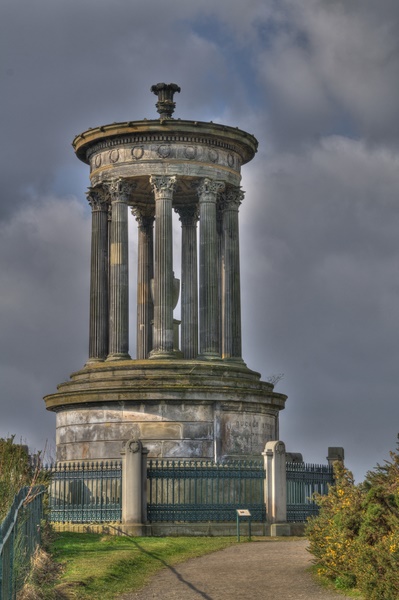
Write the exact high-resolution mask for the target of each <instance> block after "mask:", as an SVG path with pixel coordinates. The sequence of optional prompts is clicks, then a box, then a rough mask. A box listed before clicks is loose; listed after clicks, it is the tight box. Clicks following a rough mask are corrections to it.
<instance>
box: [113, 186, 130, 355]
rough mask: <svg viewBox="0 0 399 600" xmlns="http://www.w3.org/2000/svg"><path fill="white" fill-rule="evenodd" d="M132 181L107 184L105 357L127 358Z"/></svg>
mask: <svg viewBox="0 0 399 600" xmlns="http://www.w3.org/2000/svg"><path fill="white" fill-rule="evenodd" d="M134 187H135V184H134V183H131V182H128V181H125V180H123V179H118V180H115V181H111V182H109V183H107V188H108V191H109V194H110V196H111V206H112V218H111V227H110V260H109V266H110V307H109V354H108V358H107V360H126V359H129V358H130V356H129V263H128V222H127V217H128V209H127V202H128V200H129V198H130V196H131V194H132V191H133V190H134Z"/></svg>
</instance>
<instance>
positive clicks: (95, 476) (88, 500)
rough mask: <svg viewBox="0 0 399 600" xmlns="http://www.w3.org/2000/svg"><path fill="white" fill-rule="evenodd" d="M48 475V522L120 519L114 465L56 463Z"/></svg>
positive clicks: (118, 483) (119, 478)
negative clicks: (49, 477) (49, 476)
mask: <svg viewBox="0 0 399 600" xmlns="http://www.w3.org/2000/svg"><path fill="white" fill-rule="evenodd" d="M45 470H46V471H50V473H51V483H50V486H49V509H50V511H49V521H51V522H53V523H107V522H119V521H120V520H121V518H122V504H121V499H122V466H121V462H120V461H114V462H112V461H111V462H77V463H57V464H56V465H52V466H47V467H45Z"/></svg>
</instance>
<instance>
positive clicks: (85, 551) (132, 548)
mask: <svg viewBox="0 0 399 600" xmlns="http://www.w3.org/2000/svg"><path fill="white" fill-rule="evenodd" d="M233 543H235V538H234V537H228V538H227V537H213V538H194V537H190V538H183V537H179V538H143V537H141V538H134V537H127V536H122V537H119V536H104V535H98V534H89V533H59V534H57V536H56V538H55V540H54V541H53V542H52V544H51V554H52V556H53V558H54V560H55V561H57V562H59V563H61V564H63V573H62V575H61V576H60V578H59V579H58V581H57V582H56V584H55V589H54V592H55V597H60V598H61V597H62V598H73V599H77V600H80V599H81V600H89V599H90V600H95V599H96V598H100V599H101V600H111V599H113V598H116V597H117V596H118V595H119V594H122V593H124V592H128V591H135V590H137V589H139V588H140V587H142V586H143V585H144V584H145V583H146V582H147V581H148V579H149V578H150V577H151V575H153V574H154V573H156V572H157V571H158V570H160V569H162V568H172V567H173V565H176V564H177V563H179V562H182V561H184V560H187V559H189V558H194V557H196V556H202V555H203V554H207V553H209V552H214V551H216V550H221V549H223V548H226V547H227V546H230V545H231V544H233ZM57 594H58V596H57Z"/></svg>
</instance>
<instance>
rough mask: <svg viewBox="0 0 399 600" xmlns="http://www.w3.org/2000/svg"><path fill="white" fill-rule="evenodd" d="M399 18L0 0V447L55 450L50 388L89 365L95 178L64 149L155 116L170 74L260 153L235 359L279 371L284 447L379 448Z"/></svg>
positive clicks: (385, 438)
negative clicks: (90, 198) (19, 440)
mask: <svg viewBox="0 0 399 600" xmlns="http://www.w3.org/2000/svg"><path fill="white" fill-rule="evenodd" d="M398 18H399V5H398V3H397V2H396V0H385V1H384V2H383V3H376V2H375V0H353V1H352V2H350V3H348V2H344V1H340V0H337V1H336V2H327V1H325V0H309V1H307V2H306V3H298V2H296V0H295V1H294V0H268V1H267V2H265V1H264V0H248V1H247V2H245V3H244V2H231V0H219V1H218V2H217V3H215V2H214V0H203V1H201V2H187V1H186V0H173V1H172V2H169V3H168V5H167V8H166V5H165V2H164V1H161V0H154V1H151V0H150V1H149V2H147V3H131V2H130V1H128V0H115V1H113V2H112V3H111V2H106V1H103V0H85V1H84V2H80V1H79V2H78V1H77V0H71V1H69V2H50V1H49V0H37V1H36V2H34V3H32V2H28V1H27V0H20V1H17V2H15V0H13V1H11V0H7V1H6V2H4V3H3V10H2V22H1V26H0V27H1V31H0V44H1V50H0V55H1V56H2V62H1V64H0V85H1V89H2V106H1V112H0V122H1V133H2V143H1V149H0V153H1V154H0V165H1V170H2V173H1V177H2V194H1V199H0V219H1V220H0V376H1V381H2V396H1V398H0V402H1V422H0V435H5V434H7V433H16V434H17V436H22V437H23V438H24V439H26V440H27V441H28V442H30V443H31V445H33V446H36V447H40V446H42V445H43V444H44V440H45V439H46V438H49V439H52V436H53V435H54V425H53V418H52V415H49V414H48V413H46V412H45V411H44V408H43V403H42V401H41V396H43V395H44V394H47V393H52V392H54V391H55V389H56V384H57V383H58V382H60V381H62V380H65V379H67V377H68V374H69V373H70V372H71V371H73V370H74V369H78V368H80V367H81V366H83V364H84V362H85V360H86V356H87V321H88V283H89V282H88V270H89V243H90V241H89V235H90V234H89V231H90V215H89V210H88V208H87V205H86V201H85V198H84V192H85V188H86V187H87V186H88V185H89V179H88V168H87V166H86V165H83V164H81V163H79V161H77V159H76V158H75V157H74V155H73V151H72V148H71V146H70V144H71V141H72V139H73V137H74V135H76V134H78V133H80V132H81V131H84V130H86V129H88V128H89V127H94V126H97V125H100V124H105V123H110V122H114V121H124V120H130V119H132V120H135V119H142V118H154V117H155V116H156V112H155V106H154V105H155V102H156V98H155V96H153V95H152V94H150V92H149V88H150V86H151V85H152V84H153V83H156V82H157V81H165V80H166V81H168V82H169V81H175V82H176V83H178V84H179V85H180V86H181V87H182V92H181V94H179V95H178V96H177V97H176V100H177V109H176V117H180V118H187V119H193V120H196V119H198V120H213V121H214V122H217V121H219V122H223V123H226V124H229V125H233V126H239V127H240V128H242V129H244V130H247V131H249V132H250V133H253V134H255V135H256V136H257V137H258V139H259V142H260V152H259V154H258V155H257V157H256V158H255V160H254V162H253V164H250V165H247V166H245V167H244V168H243V174H244V178H243V187H244V189H245V190H246V191H247V194H246V198H245V201H244V203H243V205H242V208H241V232H242V237H241V250H242V282H243V309H244V316H243V324H244V331H243V333H244V358H245V360H246V362H247V364H248V366H249V367H251V368H254V369H257V370H259V371H261V372H262V375H263V377H264V378H267V377H268V376H269V375H271V374H273V373H280V372H284V373H285V377H284V379H283V380H282V381H281V382H280V383H279V385H278V387H277V390H278V391H282V392H284V393H287V394H288V395H289V400H288V402H287V409H286V411H285V412H284V413H283V415H282V417H281V422H282V427H281V430H282V437H283V439H284V441H285V442H286V444H287V446H288V447H289V448H290V449H292V450H295V451H302V452H303V453H304V455H305V458H307V459H308V460H314V461H323V459H324V456H325V453H326V450H327V446H328V445H343V446H345V447H346V450H347V455H348V463H349V465H350V466H353V467H355V469H356V470H357V472H358V473H359V475H362V473H363V472H364V470H365V469H367V468H371V467H372V466H373V465H374V464H375V462H376V461H377V460H380V461H381V460H382V459H383V458H384V457H385V456H387V455H388V450H389V449H391V448H392V447H393V445H394V443H395V438H396V429H397V427H396V423H397V422H398V410H397V406H396V405H397V402H396V394H397V389H398V384H399V381H398V376H397V374H396V365H397V364H398V358H399V357H398V348H399V344H398V331H397V329H398V328H397V323H398V317H399V314H398V312H399V309H398V308H397V306H398V302H397V298H398V293H399V283H398V282H399V278H398V275H399V273H398V268H397V266H396V265H397V263H398V261H397V258H398V256H397V255H398V245H397V231H398V225H399V223H398V220H399V217H398V211H397V190H398V184H399V180H398V179H399V177H398V173H399V170H398V154H397V143H398V136H399V129H398V127H399V126H398V123H399V119H398V106H399V98H398V95H399V94H398V81H399V79H398V66H399V53H398V42H397V30H398ZM131 230H132V233H133V235H132V241H131V257H132V260H131V264H132V285H131V294H132V298H134V293H135V291H134V286H135V273H134V252H135V250H134V248H135V239H134V230H135V228H134V224H132V225H131ZM175 246H177V244H175ZM176 254H178V253H177V252H176ZM175 270H176V272H178V271H179V267H178V265H175ZM131 320H132V321H134V310H133V307H132V316H131ZM131 341H132V348H133V345H134V324H132V328H131Z"/></svg>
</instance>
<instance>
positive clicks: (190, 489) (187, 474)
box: [147, 460, 266, 523]
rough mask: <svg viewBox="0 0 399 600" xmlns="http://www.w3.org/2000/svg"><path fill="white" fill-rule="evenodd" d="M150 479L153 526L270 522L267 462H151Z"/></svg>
mask: <svg viewBox="0 0 399 600" xmlns="http://www.w3.org/2000/svg"><path fill="white" fill-rule="evenodd" d="M147 478H148V504H147V518H148V521H149V522H150V523H155V522H165V521H166V522H208V521H221V522H223V521H234V520H235V519H236V510H237V509H238V508H246V509H248V510H249V511H250V512H251V515H252V520H253V521H265V520H266V511H265V504H264V491H263V488H264V479H265V470H264V465H263V461H249V460H234V461H229V462H224V463H214V462H213V461H208V460H149V461H148V465H147Z"/></svg>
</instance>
